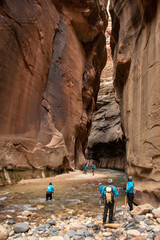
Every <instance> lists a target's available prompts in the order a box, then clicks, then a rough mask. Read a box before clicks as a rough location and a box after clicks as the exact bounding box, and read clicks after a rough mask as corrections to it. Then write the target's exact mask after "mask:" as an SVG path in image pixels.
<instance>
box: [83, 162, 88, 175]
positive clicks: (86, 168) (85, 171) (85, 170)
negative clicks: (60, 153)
mask: <svg viewBox="0 0 160 240" xmlns="http://www.w3.org/2000/svg"><path fill="white" fill-rule="evenodd" d="M87 170H88V166H87V164H86V166H85V168H84V173H85V174H87Z"/></svg>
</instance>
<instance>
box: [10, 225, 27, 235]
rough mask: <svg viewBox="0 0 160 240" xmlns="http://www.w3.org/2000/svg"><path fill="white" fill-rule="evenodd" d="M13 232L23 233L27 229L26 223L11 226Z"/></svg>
mask: <svg viewBox="0 0 160 240" xmlns="http://www.w3.org/2000/svg"><path fill="white" fill-rule="evenodd" d="M13 229H14V232H15V233H24V232H27V231H28V230H29V224H28V223H16V224H15V225H14V227H13Z"/></svg>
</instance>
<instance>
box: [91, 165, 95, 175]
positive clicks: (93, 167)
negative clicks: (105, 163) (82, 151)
mask: <svg viewBox="0 0 160 240" xmlns="http://www.w3.org/2000/svg"><path fill="white" fill-rule="evenodd" d="M95 169H96V165H94V164H92V174H93V176H94V170H95Z"/></svg>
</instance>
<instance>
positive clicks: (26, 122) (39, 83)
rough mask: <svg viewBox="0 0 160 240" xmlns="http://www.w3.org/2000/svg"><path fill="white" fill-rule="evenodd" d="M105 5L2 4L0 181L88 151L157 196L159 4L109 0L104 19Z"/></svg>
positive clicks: (148, 196) (63, 166)
mask: <svg viewBox="0 0 160 240" xmlns="http://www.w3.org/2000/svg"><path fill="white" fill-rule="evenodd" d="M107 4H108V1H103V0H91V1H90V0H87V1H77V0H76V1H73V0H69V1H66V0H64V1H60V0H56V1H46V0H45V1H42V0H38V1H27V0H24V1H23V2H21V3H20V2H19V1H18V0H15V1H14V3H13V1H11V0H7V1H2V2H1V3H0V31H1V39H0V53H1V54H0V73H1V74H0V122H1V124H0V185H5V184H11V183H16V182H18V181H20V180H21V179H22V178H26V179H29V178H37V177H39V178H44V177H49V176H53V175H55V174H57V173H60V172H65V171H67V170H68V169H73V170H74V169H75V168H78V169H81V168H82V165H83V164H84V163H85V162H86V158H85V151H86V157H87V158H88V159H92V160H94V161H97V163H98V166H100V167H105V168H106V167H107V168H114V169H121V170H125V171H126V174H127V175H132V176H133V177H134V181H135V183H136V196H137V203H141V202H153V203H154V204H155V205H156V206H158V205H159V202H160V134H159V119H160V108H159V106H160V98H159V86H160V84H159V75H160V68H159V62H160V47H159V46H160V44H159V39H160V37H159V32H160V31H159V26H160V15H159V11H160V3H159V1H157V0H154V1H148V0H144V1H132V0H127V1H125V2H124V1H115V0H111V1H110V6H109V11H110V15H111V21H110V20H109V18H108V13H107V10H106V8H107ZM111 22H112V29H111V28H110V29H109V31H110V36H111V41H110V43H108V42H107V44H110V45H111V55H112V59H113V70H112V65H110V63H111V62H110V60H111V58H110V57H111V55H110V54H109V52H108V61H107V48H108V47H107V46H106V28H107V25H108V26H109V24H110V23H111ZM106 61H107V64H108V65H106ZM105 66H106V67H105ZM104 67H105V68H104ZM102 70H103V72H102ZM112 71H113V75H112V74H111V73H112ZM101 73H102V74H101ZM110 74H111V75H110ZM111 76H113V85H112V83H111V81H110V80H111ZM100 85H101V88H100V91H99V86H100ZM106 87H107V88H106ZM108 87H109V88H108ZM98 92H99V95H98ZM97 97H98V98H97ZM97 100H98V101H97ZM96 102H97V103H96ZM102 103H103V104H104V105H103V104H102ZM107 107H108V108H107ZM92 115H94V118H93V119H92ZM100 120H102V122H101V121H100ZM92 121H93V124H92ZM91 126H93V128H92V130H91ZM95 136H96V137H97V136H98V138H99V140H96V137H95ZM88 137H89V142H88ZM87 144H88V148H87ZM86 149H87V150H86ZM146 186H147V187H146Z"/></svg>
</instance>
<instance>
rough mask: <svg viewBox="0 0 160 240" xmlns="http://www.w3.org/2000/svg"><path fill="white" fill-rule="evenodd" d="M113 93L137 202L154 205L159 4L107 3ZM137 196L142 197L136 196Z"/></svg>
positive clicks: (159, 181) (158, 183)
mask: <svg viewBox="0 0 160 240" xmlns="http://www.w3.org/2000/svg"><path fill="white" fill-rule="evenodd" d="M110 13H111V16H112V25H113V28H112V38H111V47H112V54H113V58H114V87H115V90H116V99H117V101H118V102H119V104H120V108H121V114H122V124H123V129H124V133H125V137H126V139H127V144H126V154H127V166H126V171H127V173H128V174H129V175H133V176H134V179H135V182H136V188H137V190H138V193H139V194H137V201H138V202H140V201H147V202H155V203H157V204H158V203H159V202H160V134H159V133H160V124H159V119H160V97H159V92H160V81H159V79H160V78H159V76H160V47H159V46H160V27H159V26H160V14H159V13H160V2H159V1H156V0H154V1H148V0H144V1H141V0H139V1H132V0H126V1H122V0H120V1H115V0H111V6H110ZM142 192H143V196H142V194H141V193H142Z"/></svg>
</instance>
